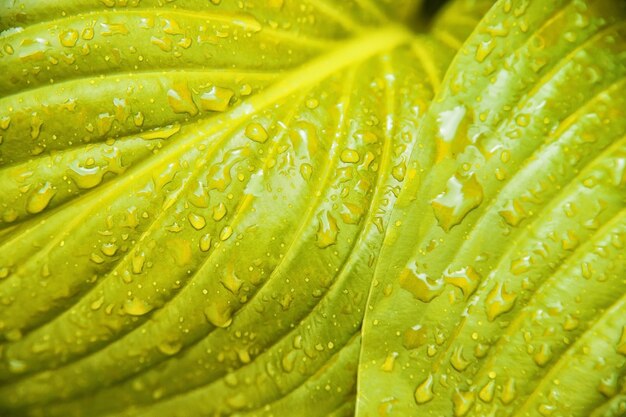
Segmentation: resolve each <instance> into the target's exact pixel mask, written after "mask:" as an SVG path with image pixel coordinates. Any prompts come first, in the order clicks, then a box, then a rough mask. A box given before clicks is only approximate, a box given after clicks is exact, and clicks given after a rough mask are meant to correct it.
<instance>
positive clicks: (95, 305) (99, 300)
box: [89, 297, 104, 311]
mask: <svg viewBox="0 0 626 417" xmlns="http://www.w3.org/2000/svg"><path fill="white" fill-rule="evenodd" d="M103 304H104V297H99V298H97V299H96V300H94V301H93V302H92V303H91V305H90V306H89V307H90V308H91V309H92V310H94V311H95V310H98V309H99V308H100V307H102V305H103Z"/></svg>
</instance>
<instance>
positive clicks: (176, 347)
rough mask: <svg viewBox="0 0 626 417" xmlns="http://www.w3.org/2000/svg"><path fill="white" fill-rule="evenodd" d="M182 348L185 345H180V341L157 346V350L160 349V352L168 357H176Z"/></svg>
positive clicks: (162, 343)
mask: <svg viewBox="0 0 626 417" xmlns="http://www.w3.org/2000/svg"><path fill="white" fill-rule="evenodd" d="M182 347H183V344H182V343H180V342H179V341H175V342H169V341H164V342H161V343H159V344H158V345H157V349H159V352H161V353H163V354H164V355H168V356H172V355H176V354H177V353H178V352H180V350H181V349H182Z"/></svg>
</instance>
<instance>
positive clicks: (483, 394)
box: [478, 379, 496, 403]
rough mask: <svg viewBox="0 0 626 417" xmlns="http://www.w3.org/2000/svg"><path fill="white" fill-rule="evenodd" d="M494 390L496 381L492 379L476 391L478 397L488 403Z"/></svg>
mask: <svg viewBox="0 0 626 417" xmlns="http://www.w3.org/2000/svg"><path fill="white" fill-rule="evenodd" d="M495 390H496V381H494V380H493V379H492V380H490V381H489V382H487V383H486V384H485V386H484V387H482V389H481V390H480V392H479V393H478V398H480V399H481V400H482V401H484V402H486V403H490V402H491V401H492V400H493V395H494V393H495Z"/></svg>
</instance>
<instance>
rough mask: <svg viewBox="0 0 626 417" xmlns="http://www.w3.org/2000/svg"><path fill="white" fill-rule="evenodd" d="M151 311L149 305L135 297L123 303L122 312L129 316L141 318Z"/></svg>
mask: <svg viewBox="0 0 626 417" xmlns="http://www.w3.org/2000/svg"><path fill="white" fill-rule="evenodd" d="M152 309H153V307H152V306H151V305H149V304H148V303H146V302H145V301H143V300H141V299H139V298H137V297H133V298H130V299H128V300H126V301H125V302H124V311H125V312H126V313H127V314H130V315H131V316H143V315H144V314H146V313H148V312H150V311H151V310H152Z"/></svg>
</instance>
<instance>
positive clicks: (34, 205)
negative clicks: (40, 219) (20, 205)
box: [26, 182, 56, 214]
mask: <svg viewBox="0 0 626 417" xmlns="http://www.w3.org/2000/svg"><path fill="white" fill-rule="evenodd" d="M55 194H56V190H55V189H54V188H53V186H52V184H51V183H50V182H46V183H45V184H44V185H43V186H42V187H41V188H39V190H37V191H36V192H35V193H34V194H32V195H31V196H30V198H29V199H28V202H27V203H26V211H27V212H29V213H31V214H37V213H40V212H42V211H43V210H45V208H46V207H48V204H49V203H50V200H52V197H54V195H55Z"/></svg>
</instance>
